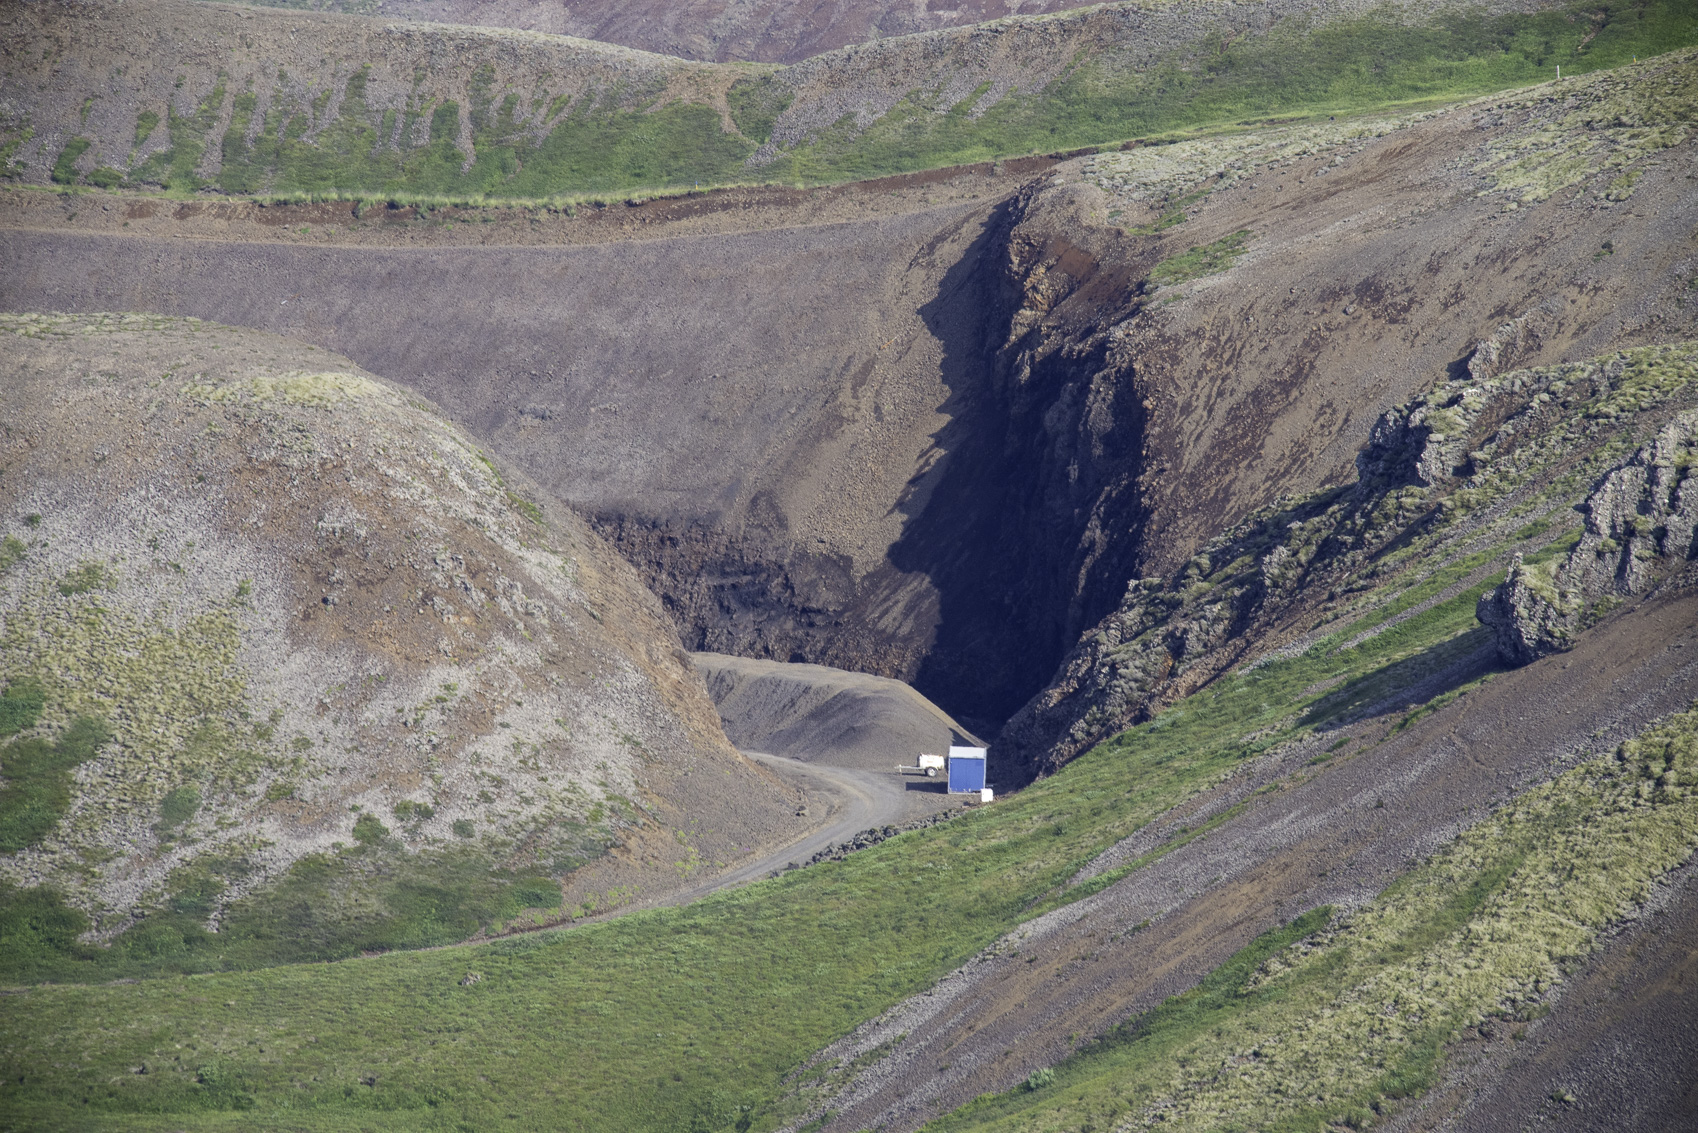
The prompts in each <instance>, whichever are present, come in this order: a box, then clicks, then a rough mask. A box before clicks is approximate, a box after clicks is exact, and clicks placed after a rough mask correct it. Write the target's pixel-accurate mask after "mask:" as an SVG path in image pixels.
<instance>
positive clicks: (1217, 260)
mask: <svg viewBox="0 0 1698 1133" xmlns="http://www.w3.org/2000/svg"><path fill="white" fill-rule="evenodd" d="M1249 242H1250V232H1249V230H1248V229H1240V230H1239V231H1237V232H1234V233H1232V234H1231V235H1230V236H1223V237H1221V238H1220V239H1219V240H1216V241H1215V242H1214V243H1212V244H1203V245H1192V247H1191V248H1190V249H1189V250H1188V251H1185V252H1183V253H1181V254H1180V255H1177V256H1171V257H1169V258H1168V259H1165V260H1163V261H1162V262H1161V263H1159V264H1157V265H1156V266H1155V267H1153V268H1151V269H1150V282H1152V283H1155V284H1158V285H1160V286H1163V287H1171V286H1173V285H1175V284H1179V283H1189V282H1190V281H1191V280H1193V279H1201V278H1202V277H1203V276H1205V275H1215V274H1218V273H1219V272H1223V271H1225V270H1226V269H1227V268H1229V267H1231V266H1232V261H1234V260H1236V259H1237V258H1238V257H1239V256H1242V255H1243V254H1244V253H1245V251H1246V250H1247V245H1248V244H1249Z"/></svg>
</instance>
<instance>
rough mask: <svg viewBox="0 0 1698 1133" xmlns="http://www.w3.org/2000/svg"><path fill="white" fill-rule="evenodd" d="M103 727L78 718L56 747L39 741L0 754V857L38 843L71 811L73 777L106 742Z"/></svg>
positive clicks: (30, 738)
mask: <svg viewBox="0 0 1698 1133" xmlns="http://www.w3.org/2000/svg"><path fill="white" fill-rule="evenodd" d="M106 738H107V735H106V728H105V725H104V724H102V723H101V721H99V720H96V719H91V718H89V717H86V716H85V717H80V718H79V719H77V720H75V721H73V722H72V724H71V726H70V727H69V728H67V729H66V730H65V732H64V734H63V735H61V736H60V737H59V738H58V739H57V741H53V742H49V741H48V740H46V739H43V738H41V737H39V736H26V737H23V738H20V739H15V740H13V741H11V742H10V743H9V744H7V745H6V746H5V747H4V748H0V780H3V782H0V853H6V854H13V853H17V852H18V851H19V850H23V849H27V848H28V847H30V846H33V845H35V844H36V843H38V842H40V841H41V840H42V839H43V838H45V837H46V836H47V834H48V833H49V832H50V831H51V830H52V829H53V828H54V827H55V826H57V825H58V824H59V819H60V818H62V817H63V816H64V814H65V811H66V810H67V809H68V808H69V807H70V805H71V772H72V771H74V770H75V769H76V767H77V765H78V764H80V763H84V762H86V761H87V760H89V759H91V758H93V757H94V753H95V752H96V751H97V750H99V748H100V745H101V744H103V743H105V742H106Z"/></svg>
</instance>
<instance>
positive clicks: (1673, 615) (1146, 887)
mask: <svg viewBox="0 0 1698 1133" xmlns="http://www.w3.org/2000/svg"><path fill="white" fill-rule="evenodd" d="M1480 663H1481V664H1482V665H1484V664H1486V663H1487V656H1486V655H1485V654H1482V655H1481V657H1480ZM1468 676H1469V674H1468V673H1466V672H1462V671H1459V672H1457V673H1456V674H1455V678H1456V679H1457V680H1463V679H1467V677H1468ZM1695 695H1698V597H1694V596H1691V595H1687V596H1684V597H1679V598H1671V599H1665V600H1661V601H1655V602H1647V603H1645V604H1643V605H1641V606H1638V607H1636V608H1634V609H1632V610H1629V611H1627V612H1625V613H1622V614H1620V615H1618V616H1617V617H1615V618H1614V619H1612V620H1611V621H1609V622H1607V623H1605V624H1604V625H1602V626H1600V627H1598V628H1597V629H1595V630H1593V631H1591V632H1590V633H1589V634H1588V635H1587V636H1586V637H1585V638H1583V639H1582V640H1581V643H1580V645H1579V646H1578V647H1577V648H1576V649H1575V650H1574V651H1573V652H1571V653H1568V654H1564V655H1561V656H1558V657H1553V658H1548V659H1546V660H1545V661H1542V662H1539V663H1537V664H1535V665H1532V666H1529V667H1528V668H1526V669H1521V670H1517V671H1514V672H1509V673H1502V674H1499V675H1498V676H1497V677H1496V678H1494V679H1493V680H1492V681H1490V682H1489V683H1487V684H1486V685H1484V686H1482V687H1481V688H1479V689H1477V690H1476V691H1474V692H1471V693H1469V694H1468V695H1467V696H1465V697H1462V698H1461V699H1459V700H1457V701H1456V702H1454V703H1452V704H1450V705H1449V706H1447V707H1446V708H1444V709H1442V710H1440V711H1438V712H1436V713H1434V714H1433V715H1432V716H1429V717H1427V718H1425V719H1423V720H1421V721H1419V722H1418V723H1416V724H1414V725H1412V726H1410V727H1408V728H1406V729H1405V730H1404V731H1402V732H1400V733H1398V734H1396V735H1395V736H1389V737H1388V736H1387V735H1386V733H1387V732H1388V730H1389V727H1390V725H1391V724H1392V723H1393V722H1394V720H1395V717H1396V715H1398V714H1399V713H1393V714H1392V715H1391V716H1388V717H1382V718H1379V719H1377V720H1371V721H1368V722H1366V723H1365V724H1362V725H1358V726H1357V727H1356V729H1354V732H1355V734H1356V735H1358V736H1360V737H1361V738H1363V739H1365V740H1367V741H1368V743H1367V745H1366V746H1364V747H1362V748H1360V749H1358V750H1359V752H1360V754H1356V755H1352V756H1349V757H1340V758H1335V759H1334V760H1333V761H1331V762H1329V763H1327V764H1325V765H1323V766H1322V767H1321V769H1320V770H1319V771H1318V772H1314V771H1313V769H1311V768H1309V767H1308V766H1307V762H1308V758H1309V757H1310V756H1312V755H1314V754H1315V753H1316V752H1317V751H1318V750H1319V746H1318V745H1305V746H1299V747H1294V748H1288V749H1286V750H1285V751H1284V752H1282V753H1281V752H1276V753H1271V754H1270V755H1269V756H1268V757H1266V759H1267V760H1268V761H1270V763H1272V764H1274V765H1275V766H1272V767H1267V766H1264V767H1263V768H1260V769H1255V768H1252V769H1249V773H1250V774H1251V775H1252V776H1255V777H1256V778H1257V780H1258V781H1260V780H1261V779H1263V778H1269V779H1283V781H1284V783H1285V787H1284V789H1283V790H1277V791H1273V792H1268V793H1266V794H1262V795H1258V796H1256V797H1255V798H1254V799H1252V800H1251V801H1250V804H1249V806H1248V808H1247V809H1246V811H1245V812H1244V813H1242V814H1240V815H1239V816H1237V817H1236V818H1235V819H1233V820H1232V821H1230V822H1228V823H1227V824H1225V825H1224V826H1222V827H1220V828H1219V829H1217V830H1215V831H1214V832H1212V833H1211V834H1209V835H1208V836H1207V837H1204V838H1202V839H1199V840H1197V841H1194V842H1191V843H1188V844H1186V845H1184V846H1182V847H1180V848H1178V849H1176V850H1174V851H1172V852H1171V853H1169V854H1167V855H1166V856H1165V857H1163V858H1161V859H1160V860H1158V861H1157V862H1155V863H1154V864H1152V865H1150V866H1148V867H1146V868H1144V869H1142V870H1139V871H1138V872H1136V873H1134V874H1132V875H1131V876H1129V877H1127V878H1126V879H1124V880H1122V881H1120V882H1118V883H1117V884H1115V885H1113V886H1111V887H1109V888H1108V889H1106V890H1104V891H1103V892H1102V893H1100V894H1097V895H1095V896H1094V897H1090V898H1087V899H1085V900H1082V901H1079V902H1077V903H1076V904H1073V905H1070V906H1067V907H1066V908H1063V909H1060V910H1058V911H1056V912H1054V913H1051V914H1048V915H1046V916H1044V917H1041V918H1039V919H1038V920H1036V921H1033V922H1031V923H1030V924H1028V925H1026V926H1023V927H1022V928H1021V929H1019V930H1017V931H1016V932H1015V933H1014V934H1013V939H1014V942H1015V947H1014V948H1012V949H1010V950H1008V952H1006V953H1005V954H999V955H985V956H981V957H979V958H976V959H975V960H973V961H970V962H969V963H968V964H967V965H966V966H965V967H964V968H962V969H960V970H958V971H957V972H955V973H954V974H952V975H950V976H948V977H946V978H945V979H944V980H942V981H940V983H939V985H938V986H937V987H936V988H935V989H934V990H933V991H932V992H930V993H929V994H925V995H921V996H917V997H915V998H914V999H911V1000H909V1001H907V1002H905V1003H903V1004H901V1005H899V1006H897V1007H896V1008H894V1009H893V1010H892V1011H890V1012H888V1013H887V1014H886V1015H885V1016H884V1017H882V1018H881V1019H879V1020H876V1021H874V1022H873V1023H871V1024H868V1025H867V1026H865V1027H863V1028H861V1029H860V1030H859V1031H857V1032H856V1033H855V1034H854V1035H852V1036H850V1037H849V1038H848V1039H847V1040H845V1041H844V1042H843V1043H841V1044H839V1045H838V1046H835V1047H833V1048H832V1049H831V1050H830V1051H828V1052H827V1056H828V1057H843V1058H845V1059H846V1060H847V1059H850V1058H853V1057H855V1056H857V1055H859V1054H861V1053H864V1052H865V1051H868V1050H871V1049H872V1048H874V1047H877V1046H878V1045H880V1044H881V1043H884V1042H889V1041H892V1040H894V1039H896V1038H897V1036H899V1035H902V1034H906V1035H907V1038H905V1039H902V1040H901V1041H900V1043H898V1045H897V1046H896V1048H895V1051H894V1053H893V1054H891V1055H890V1056H889V1057H888V1058H885V1059H883V1060H882V1061H878V1062H876V1063H874V1064H873V1065H872V1066H870V1067H869V1068H868V1069H867V1070H865V1071H863V1073H862V1074H861V1076H860V1077H859V1078H857V1079H855V1080H854V1081H853V1082H851V1084H850V1085H849V1086H848V1087H847V1088H846V1090H845V1091H844V1093H843V1094H842V1095H841V1096H839V1097H838V1098H837V1099H835V1100H834V1101H833V1102H832V1103H831V1104H832V1106H833V1108H834V1109H836V1110H837V1117H836V1118H835V1119H834V1120H833V1121H832V1122H831V1123H829V1124H828V1125H827V1126H826V1128H827V1129H831V1130H853V1129H861V1128H867V1127H876V1128H880V1129H889V1130H904V1129H914V1128H917V1127H918V1126H920V1125H922V1124H924V1123H925V1122H926V1121H927V1120H929V1119H931V1118H932V1117H935V1116H937V1115H939V1114H940V1113H944V1112H947V1111H949V1110H951V1109H953V1108H955V1107H956V1106H958V1105H961V1104H963V1103H964V1102H966V1101H968V1100H970V1099H971V1098H973V1097H975V1096H977V1095H979V1094H981V1093H985V1092H987V1091H993V1090H1005V1089H1008V1088H1010V1087H1011V1086H1013V1085H1014V1084H1015V1083H1017V1082H1019V1081H1020V1080H1021V1079H1023V1078H1024V1077H1025V1076H1026V1075H1027V1074H1028V1073H1030V1072H1031V1071H1032V1070H1035V1069H1038V1068H1040V1067H1043V1066H1048V1065H1052V1064H1054V1063H1055V1062H1057V1061H1059V1060H1060V1059H1062V1058H1064V1057H1065V1056H1066V1055H1067V1053H1068V1052H1069V1050H1070V1049H1071V1044H1070V1042H1069V1038H1070V1036H1072V1035H1074V1034H1082V1035H1090V1034H1098V1033H1101V1032H1102V1031H1104V1030H1106V1029H1107V1028H1108V1027H1110V1026H1112V1025H1114V1024H1116V1023H1118V1022H1120V1021H1122V1020H1124V1019H1126V1018H1128V1017H1129V1016H1131V1015H1134V1014H1136V1013H1138V1012H1140V1011H1143V1010H1147V1009H1148V1008H1150V1007H1152V1006H1154V1005H1155V1004H1157V1003H1159V1002H1160V1001H1161V1000H1162V999H1164V998H1166V997H1167V996H1169V995H1172V994H1175V993H1177V992H1179V991H1183V990H1184V989H1185V988H1187V987H1189V986H1191V985H1193V984H1194V983H1195V982H1196V981H1197V980H1198V979H1199V978H1201V977H1202V976H1203V975H1204V974H1206V973H1207V972H1208V971H1210V970H1212V969H1213V968H1214V967H1215V966H1217V965H1218V964H1219V963H1221V962H1222V961H1223V960H1225V959H1226V958H1227V957H1228V956H1230V955H1231V954H1232V953H1233V952H1234V951H1236V950H1237V949H1239V948H1241V947H1242V946H1243V945H1244V944H1246V943H1247V942H1248V941H1249V940H1250V939H1251V938H1253V937H1254V936H1255V935H1256V934H1257V933H1259V932H1262V931H1264V930H1266V929H1267V928H1269V927H1271V926H1272V925H1274V924H1277V923H1279V922H1281V921H1283V920H1288V919H1290V918H1291V917H1292V916H1295V915H1297V914H1299V913H1301V912H1303V911H1304V910H1306V909H1309V908H1313V907H1314V906H1316V905H1320V904H1344V905H1352V904H1358V903H1361V902H1364V901H1366V900H1369V899H1370V898H1372V897H1373V895H1374V894H1376V893H1378V892H1379V890H1380V889H1381V888H1383V887H1384V886H1385V885H1386V884H1387V883H1388V882H1389V881H1391V880H1392V879H1393V878H1394V877H1395V876H1396V875H1397V874H1399V873H1400V872H1402V871H1403V870H1405V869H1407V868H1408V867H1409V866H1410V865H1411V864H1412V863H1413V862H1414V861H1415V860H1417V859H1419V858H1420V857H1422V856H1424V855H1426V854H1428V853H1430V852H1432V851H1433V850H1434V849H1436V848H1437V847H1438V846H1439V845H1441V844H1442V843H1443V842H1444V841H1445V840H1447V839H1448V838H1450V837H1452V836H1453V835H1454V834H1455V833H1456V832H1458V831H1459V830H1461V829H1463V828H1465V827H1466V826H1468V825H1470V824H1472V823H1473V822H1475V821H1477V820H1479V819H1480V818H1482V817H1484V816H1485V814H1486V813H1488V811H1489V810H1490V808H1491V807H1492V806H1493V805H1495V804H1496V803H1498V802H1500V801H1503V800H1505V799H1507V798H1509V797H1511V796H1512V795H1514V794H1516V793H1518V792H1519V791H1521V790H1523V789H1525V788H1526V787H1527V786H1529V785H1531V784H1533V783H1535V782H1539V781H1542V780H1544V779H1547V778H1549V777H1550V776H1551V775H1552V774H1553V773H1555V772H1557V771H1559V770H1561V769H1563V768H1565V767H1567V766H1570V765H1572V764H1573V763H1575V762H1577V761H1578V760H1580V759H1581V758H1583V757H1584V756H1586V755H1587V754H1590V753H1594V752H1601V751H1606V750H1608V749H1609V748H1610V747H1611V746H1613V745H1614V744H1615V743H1617V742H1618V741H1620V740H1621V739H1624V738H1626V737H1627V736H1629V735H1632V734H1633V733H1635V732H1637V731H1638V730H1639V729H1640V728H1642V727H1643V726H1644V725H1645V724H1646V723H1647V722H1648V721H1649V720H1651V719H1653V718H1655V717H1657V716H1660V715H1663V714H1666V713H1668V712H1671V711H1674V710H1677V709H1681V708H1684V707H1686V705H1687V704H1688V703H1690V702H1691V700H1692V699H1693V697H1694V696H1695ZM1328 738H1329V739H1331V738H1332V737H1328ZM1258 771H1260V774H1258ZM1242 786H1243V784H1242V783H1236V782H1235V783H1228V784H1226V785H1225V786H1223V787H1221V788H1218V789H1217V790H1219V791H1221V792H1223V793H1237V791H1238V789H1239V788H1241V787H1242ZM1382 804H1383V805H1382ZM1208 805H1209V803H1208V800H1207V799H1205V800H1202V801H1201V802H1200V803H1198V804H1195V805H1194V806H1192V807H1187V812H1188V813H1191V812H1194V811H1195V810H1197V809H1201V808H1203V807H1207V806H1208ZM1146 920H1147V921H1150V922H1151V923H1150V925H1149V926H1148V927H1146V928H1143V929H1141V930H1140V931H1137V932H1128V931H1127V930H1128V929H1129V928H1131V927H1132V926H1134V925H1137V924H1139V923H1140V922H1143V921H1146ZM1676 959H1677V960H1678V956H1677V957H1676ZM1577 1054H1578V1055H1579V1056H1581V1057H1584V1052H1583V1051H1581V1052H1577ZM1689 1069H1690V1067H1689ZM1675 1078H1676V1081H1677V1082H1678V1081H1679V1079H1680V1076H1679V1075H1678V1074H1677V1075H1676V1076H1675Z"/></svg>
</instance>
